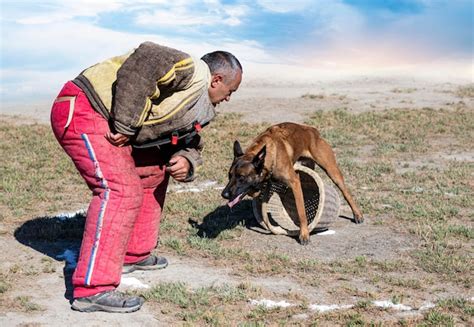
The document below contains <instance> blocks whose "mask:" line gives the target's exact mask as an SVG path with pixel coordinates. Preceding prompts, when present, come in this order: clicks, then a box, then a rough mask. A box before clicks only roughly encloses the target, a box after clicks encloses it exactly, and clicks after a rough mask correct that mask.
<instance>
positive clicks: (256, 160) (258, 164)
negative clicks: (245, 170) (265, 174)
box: [252, 145, 267, 174]
mask: <svg viewBox="0 0 474 327" xmlns="http://www.w3.org/2000/svg"><path fill="white" fill-rule="evenodd" d="M266 154H267V146H266V145H264V146H263V148H262V150H260V151H259V152H258V153H257V154H256V155H255V157H253V160H252V163H253V165H254V166H255V170H256V171H257V173H258V174H260V173H261V172H262V169H263V164H264V163H265V155H266Z"/></svg>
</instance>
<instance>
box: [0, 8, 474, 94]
mask: <svg viewBox="0 0 474 327" xmlns="http://www.w3.org/2000/svg"><path fill="white" fill-rule="evenodd" d="M472 3H473V2H472V1H471V0H399V1H395V0H385V1H383V0H380V1H378V0H312V1H310V0H293V1H281V0H234V1H229V0H199V1H198V0H173V1H169V0H149V1H145V0H144V1H134V0H96V1H91V0H75V1H67V0H48V1H42V0H37V1H34V0H31V1H26V0H2V1H1V4H0V14H1V17H0V18H1V44H0V47H1V49H0V50H1V62H0V63H1V66H0V72H1V75H0V78H1V85H0V99H1V102H2V103H7V102H11V101H21V100H22V99H24V98H25V97H29V98H38V99H44V98H47V97H49V96H54V94H55V93H57V91H58V90H59V88H60V87H61V85H62V84H63V83H64V82H65V81H67V80H68V79H71V78H74V77H75V76H76V75H77V74H78V73H79V72H80V71H81V70H82V69H84V68H86V67H88V66H90V65H92V64H94V63H96V62H98V61H100V60H103V59H106V58H108V57H111V56H114V55H118V54H122V53H125V52H127V51H128V50H130V49H131V48H134V47H136V46H137V45H138V44H139V43H141V42H143V41H145V40H151V41H154V42H157V43H161V44H165V45H167V46H171V47H175V48H178V49H180V50H183V51H186V52H189V53H191V54H193V55H195V56H201V55H202V54H204V53H206V52H208V51H213V50H216V49H223V50H227V51H231V52H233V53H234V54H235V55H236V56H237V57H239V59H240V60H241V61H242V63H243V65H244V74H246V76H245V75H244V77H248V78H251V79H257V78H259V77H261V76H262V77H264V76H267V75H268V76H270V75H271V74H272V73H273V74H276V75H275V76H278V77H280V78H281V77H282V76H285V78H288V79H293V78H294V77H297V76H299V75H300V72H303V71H305V72H311V74H312V76H314V79H315V80H317V79H318V76H323V73H324V74H326V75H327V74H331V73H332V72H334V73H336V72H337V73H338V74H339V73H354V74H356V73H361V72H367V71H387V70H388V71H390V70H392V71H397V69H407V68H410V67H411V68H417V69H421V68H423V67H425V70H426V71H432V70H433V69H437V68H436V67H441V68H444V69H445V70H446V71H448V70H449V67H451V66H450V65H454V66H453V67H456V68H455V69H456V70H455V72H456V73H457V74H458V75H459V74H464V75H465V76H464V77H467V78H471V80H472V56H473V4H472ZM283 71H284V73H283ZM275 72H278V74H277V73H275ZM319 73H320V75H318V74H319ZM292 74H293V75H292ZM308 74H309V73H308ZM269 78H271V76H270V77H269Z"/></svg>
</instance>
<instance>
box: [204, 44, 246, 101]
mask: <svg viewBox="0 0 474 327" xmlns="http://www.w3.org/2000/svg"><path fill="white" fill-rule="evenodd" d="M201 59H202V60H204V61H205V62H206V64H207V65H208V66H209V69H210V71H211V84H210V86H209V98H210V99H211V102H212V104H213V105H217V104H219V103H221V102H222V101H224V100H225V101H229V100H230V96H231V94H232V93H233V92H235V91H237V89H238V88H239V85H240V82H241V81H242V65H241V64H240V62H239V60H238V59H237V58H236V57H235V56H234V55H233V54H231V53H229V52H226V51H214V52H211V53H208V54H206V55H204V56H203V57H202V58H201Z"/></svg>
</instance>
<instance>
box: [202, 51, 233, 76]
mask: <svg viewBox="0 0 474 327" xmlns="http://www.w3.org/2000/svg"><path fill="white" fill-rule="evenodd" d="M201 60H204V61H205V62H206V64H207V65H208V66H209V69H210V71H211V74H215V73H222V74H223V75H225V77H228V78H235V76H236V74H237V73H238V72H239V71H240V72H242V65H241V64H240V62H239V60H238V59H237V58H236V57H235V56H234V55H233V54H232V53H230V52H227V51H214V52H210V53H207V54H205V55H204V56H202V58H201Z"/></svg>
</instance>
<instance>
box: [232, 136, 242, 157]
mask: <svg viewBox="0 0 474 327" xmlns="http://www.w3.org/2000/svg"><path fill="white" fill-rule="evenodd" d="M243 155H244V152H243V151H242V147H241V146H240V143H239V141H237V140H235V142H234V157H235V158H237V157H240V156H243Z"/></svg>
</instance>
